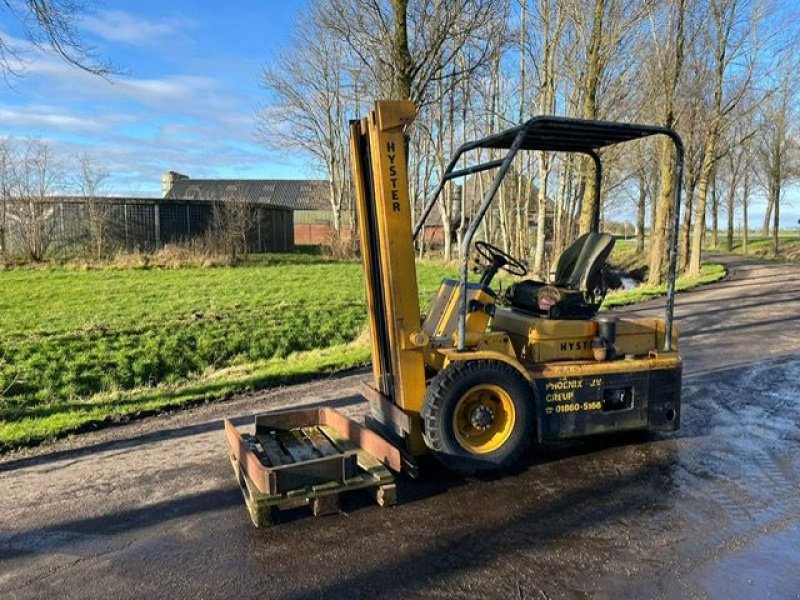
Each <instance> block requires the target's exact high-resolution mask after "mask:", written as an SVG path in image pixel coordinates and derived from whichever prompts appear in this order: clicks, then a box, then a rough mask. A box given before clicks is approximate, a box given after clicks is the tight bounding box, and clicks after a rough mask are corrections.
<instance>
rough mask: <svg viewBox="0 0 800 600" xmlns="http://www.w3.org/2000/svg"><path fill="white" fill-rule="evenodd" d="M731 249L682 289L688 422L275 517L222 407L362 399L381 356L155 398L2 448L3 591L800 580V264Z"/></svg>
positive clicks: (561, 590) (617, 586) (747, 592)
mask: <svg viewBox="0 0 800 600" xmlns="http://www.w3.org/2000/svg"><path fill="white" fill-rule="evenodd" d="M724 261H725V262H726V263H727V264H728V266H729V270H730V277H729V279H728V280H726V281H724V282H722V283H720V284H715V285H712V286H709V287H707V288H704V289H702V290H700V291H697V292H692V293H687V294H682V295H680V296H679V297H678V304H677V312H678V315H679V326H680V328H681V334H682V342H681V352H682V355H683V357H684V360H685V371H684V405H683V415H682V425H683V426H682V429H681V431H680V433H679V434H678V435H677V436H675V437H664V438H647V439H643V438H642V436H638V437H637V436H630V437H627V438H625V439H622V440H619V439H617V440H615V441H613V442H612V441H611V440H602V439H597V440H593V441H592V442H589V443H576V444H571V445H569V446H565V447H560V448H548V449H540V450H538V451H537V452H536V454H535V455H534V456H533V457H532V458H531V462H530V465H529V466H528V467H527V468H526V469H524V470H523V471H522V472H520V473H518V474H516V475H512V476H508V477H505V478H502V479H496V480H470V481H464V480H461V479H457V478H453V477H452V476H448V475H446V474H444V473H432V474H430V475H429V476H428V478H427V479H426V480H425V481H422V482H414V483H412V482H408V481H405V480H403V481H400V504H399V505H398V506H397V507H396V508H394V509H389V510H382V509H379V508H377V507H375V506H374V505H372V504H371V503H370V502H369V501H362V500H359V499H358V498H353V499H352V501H351V504H349V505H348V507H347V508H348V510H347V512H346V513H345V514H342V515H341V516H334V517H326V518H320V519H313V518H311V517H306V516H305V515H306V514H307V513H302V514H300V515H298V518H296V519H294V520H291V521H290V522H287V523H284V524H281V525H280V526H278V527H275V528H272V529H270V530H266V531H258V530H255V529H254V528H253V527H252V526H251V524H250V522H249V519H248V516H247V514H246V512H245V509H244V507H243V504H242V501H241V496H240V494H239V490H238V487H237V485H236V483H235V482H234V480H233V477H232V473H231V472H230V465H229V464H228V462H227V459H226V457H225V450H224V440H223V435H222V432H221V430H220V426H219V418H220V417H221V416H222V415H236V416H238V417H239V420H238V423H239V424H244V423H246V422H249V421H250V415H252V413H254V412H256V411H258V410H264V409H268V408H273V407H278V406H287V405H301V404H303V405H309V404H317V403H325V404H332V405H334V406H337V407H340V408H344V409H346V410H348V411H357V410H358V406H357V405H356V404H355V399H354V398H353V394H354V392H355V384H356V382H357V381H358V379H359V378H360V377H363V375H353V376H349V377H344V378H337V379H330V380H326V381H318V382H314V383H311V384H307V385H302V386H296V387H292V388H285V389H282V390H277V391H273V392H269V393H266V394H262V395H259V396H257V397H248V398H242V399H238V400H235V401H231V402H226V403H222V404H217V405H210V406H204V407H200V408H196V409H193V410H190V411H186V412H182V413H178V414H175V415H173V416H170V417H160V418H153V419H148V420H145V421H141V422H137V423H133V424H130V425H126V426H123V427H119V428H116V429H109V430H104V431H100V432H96V433H94V434H87V435H83V436H79V437H77V438H75V439H73V440H66V441H63V442H59V443H57V444H54V445H51V446H48V447H45V448H40V449H37V450H34V451H30V452H28V453H26V454H18V455H11V456H6V457H3V458H0V489H2V490H3V493H2V495H1V496H0V597H10V598H41V597H59V598H81V599H87V598H110V597H113V598H127V597H148V598H154V597H169V598H183V597H187V598H188V597H192V598H198V597H201V598H202V597H204V598H213V597H234V596H235V597H239V598H245V597H255V596H259V597H261V598H279V597H280V598H298V599H299V598H307V597H317V596H319V597H325V598H339V597H342V598H351V597H395V596H396V597H404V598H408V597H426V598H431V597H444V598H466V597H470V598H475V597H481V598H483V597H486V598H492V597H495V598H520V597H524V598H531V599H532V598H562V597H566V598H584V597H593V598H605V597H614V598H618V597H631V598H650V597H667V598H685V597H706V596H707V597H713V598H731V597H736V598H768V597H775V598H800V431H798V423H800V393H799V392H798V388H799V387H800V302H798V299H799V298H800V267H798V266H796V265H786V264H780V263H770V264H765V263H759V262H756V261H750V260H745V259H740V258H726V259H724ZM654 311H656V312H657V313H658V314H660V312H661V303H657V304H652V303H651V304H648V305H644V306H641V307H637V308H635V309H633V310H629V311H627V312H633V313H640V314H645V313H653V312H654Z"/></svg>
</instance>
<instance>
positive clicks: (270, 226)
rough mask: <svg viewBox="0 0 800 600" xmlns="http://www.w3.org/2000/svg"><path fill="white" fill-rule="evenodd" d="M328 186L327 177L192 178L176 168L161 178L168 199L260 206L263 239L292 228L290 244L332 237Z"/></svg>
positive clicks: (316, 242) (164, 193)
mask: <svg viewBox="0 0 800 600" xmlns="http://www.w3.org/2000/svg"><path fill="white" fill-rule="evenodd" d="M328 186H329V184H328V182H327V181H326V180H324V179H193V178H190V177H187V176H186V175H183V174H181V173H177V172H175V171H167V172H166V173H164V175H163V177H162V181H161V189H162V192H163V195H164V199H165V200H180V201H200V202H211V203H213V202H224V201H225V200H227V199H230V198H236V199H239V200H241V201H244V202H247V203H248V204H253V205H255V206H258V207H259V214H260V221H259V226H260V228H261V231H262V238H263V237H264V236H265V235H272V236H273V237H275V238H280V237H281V236H288V235H289V234H288V233H286V232H288V231H291V245H305V244H315V245H316V244H321V243H323V242H325V241H326V239H327V238H328V237H329V235H330V227H331V218H330V204H329V201H328V194H329V190H328ZM270 232H272V233H270ZM282 232H283V233H282Z"/></svg>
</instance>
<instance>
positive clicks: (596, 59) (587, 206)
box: [580, 0, 605, 234]
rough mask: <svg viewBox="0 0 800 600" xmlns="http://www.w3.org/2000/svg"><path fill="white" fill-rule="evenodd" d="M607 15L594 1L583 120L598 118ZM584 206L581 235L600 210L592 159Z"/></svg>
mask: <svg viewBox="0 0 800 600" xmlns="http://www.w3.org/2000/svg"><path fill="white" fill-rule="evenodd" d="M604 13H605V0H594V10H593V21H592V35H591V38H590V42H589V48H588V52H587V56H586V63H587V65H586V76H585V89H584V96H583V118H584V119H596V118H597V89H598V85H599V82H600V71H601V66H600V49H601V42H602V39H603V14H604ZM583 164H584V168H583V181H584V188H583V204H582V205H581V215H580V233H581V234H584V233H587V232H589V231H591V229H592V223H593V222H594V214H595V212H597V211H598V210H599V208H600V207H599V206H597V197H596V192H595V187H596V185H595V178H594V171H593V166H594V163H593V162H592V161H591V160H590V159H586V160H584V161H583Z"/></svg>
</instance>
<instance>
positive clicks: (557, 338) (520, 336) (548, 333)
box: [491, 308, 678, 363]
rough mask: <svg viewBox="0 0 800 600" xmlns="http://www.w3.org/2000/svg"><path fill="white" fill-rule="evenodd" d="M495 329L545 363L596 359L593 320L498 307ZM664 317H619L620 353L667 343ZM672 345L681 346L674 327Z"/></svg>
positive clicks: (527, 358)
mask: <svg viewBox="0 0 800 600" xmlns="http://www.w3.org/2000/svg"><path fill="white" fill-rule="evenodd" d="M491 329H492V331H495V332H498V331H502V332H505V333H507V334H508V335H509V338H510V339H511V342H512V344H513V345H514V349H515V350H516V352H517V355H518V356H519V358H520V360H522V361H523V362H526V363H527V362H531V363H546V362H551V361H559V360H583V359H585V360H589V359H593V358H594V355H593V353H592V340H594V339H595V338H596V337H597V330H598V326H597V322H596V321H594V320H591V319H590V320H585V321H578V320H570V321H562V320H556V319H545V318H543V317H536V316H533V315H527V314H524V313H520V312H516V311H512V310H510V309H507V308H497V310H496V313H495V316H494V319H493V320H492V324H491ZM664 332H665V325H664V321H663V319H642V318H627V317H620V318H618V320H617V336H616V342H615V348H616V352H617V354H618V355H620V356H624V355H627V354H632V355H634V356H647V354H649V353H650V352H652V351H656V350H660V349H661V348H663V347H664ZM672 340H673V348H675V349H677V347H678V332H677V329H674V330H673V336H672Z"/></svg>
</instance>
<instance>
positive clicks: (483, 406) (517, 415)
mask: <svg viewBox="0 0 800 600" xmlns="http://www.w3.org/2000/svg"><path fill="white" fill-rule="evenodd" d="M533 409H534V403H533V389H532V388H531V386H530V384H529V383H528V382H527V381H526V380H525V378H524V377H523V376H522V375H521V374H520V373H519V371H517V370H516V369H515V368H514V367H512V366H511V365H508V364H506V363H504V362H502V361H498V360H470V361H459V362H455V363H452V364H450V365H448V366H447V368H445V369H442V371H440V372H439V373H438V374H437V375H436V377H434V378H433V379H432V380H431V382H430V385H429V386H428V391H427V393H426V395H425V403H424V405H423V408H422V420H423V427H424V431H423V435H424V438H425V443H426V444H427V446H428V448H430V449H431V451H432V453H433V455H434V456H435V457H436V459H437V460H439V462H441V463H442V464H443V465H444V466H446V467H447V468H449V469H451V470H453V471H456V472H458V473H463V474H471V473H479V472H483V473H486V472H492V471H502V470H504V469H507V468H509V467H511V466H513V465H514V464H515V463H516V462H517V461H518V460H519V459H520V458H521V457H522V456H523V455H524V454H525V452H526V451H527V450H528V448H529V447H530V445H531V441H532V432H533V420H534V418H533Z"/></svg>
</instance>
